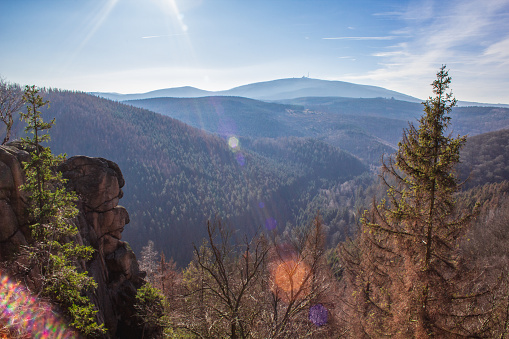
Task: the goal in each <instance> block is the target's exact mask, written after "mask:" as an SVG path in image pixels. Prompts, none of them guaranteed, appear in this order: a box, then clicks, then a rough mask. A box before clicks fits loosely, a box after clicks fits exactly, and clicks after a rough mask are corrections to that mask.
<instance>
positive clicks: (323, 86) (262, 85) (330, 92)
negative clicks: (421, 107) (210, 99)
mask: <svg viewBox="0 0 509 339" xmlns="http://www.w3.org/2000/svg"><path fill="white" fill-rule="evenodd" d="M91 94H93V95H96V96H100V97H104V98H107V99H111V100H116V101H124V100H136V99H148V98H157V97H178V98H196V97H203V96H240V97H245V98H250V99H257V100H284V99H294V98H300V97H350V98H394V99H397V100H404V101H410V102H421V100H420V99H417V98H414V97H411V96H409V95H405V94H402V93H399V92H395V91H391V90H387V89H385V88H382V87H376V86H367V85H358V84H353V83H349V82H344V81H329V80H320V79H311V78H306V77H303V78H288V79H278V80H272V81H264V82H257V83H253V84H249V85H244V86H239V87H235V88H232V89H229V90H226V91H215V92H214V91H204V90H200V89H197V88H194V87H178V88H168V89H161V90H156V91H152V92H147V93H139V94H118V93H102V92H94V93H91Z"/></svg>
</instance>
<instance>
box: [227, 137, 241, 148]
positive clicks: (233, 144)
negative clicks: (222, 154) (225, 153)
mask: <svg viewBox="0 0 509 339" xmlns="http://www.w3.org/2000/svg"><path fill="white" fill-rule="evenodd" d="M228 145H229V146H230V147H231V148H233V149H236V148H237V147H239V139H237V138H236V137H230V138H229V139H228Z"/></svg>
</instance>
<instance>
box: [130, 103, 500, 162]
mask: <svg viewBox="0 0 509 339" xmlns="http://www.w3.org/2000/svg"><path fill="white" fill-rule="evenodd" d="M126 103H128V104H130V105H133V106H136V107H141V108H146V109H149V110H152V111H154V112H158V113H161V114H164V115H167V116H170V117H173V118H175V119H178V120H181V121H183V122H185V123H187V124H190V125H191V126H194V127H198V128H201V129H204V130H206V131H209V132H212V133H216V134H219V135H224V134H236V135H240V136H246V137H256V138H258V137H270V138H273V137H288V136H298V137H310V138H314V139H319V140H323V141H325V142H326V143H328V144H330V145H333V146H336V147H339V148H341V149H344V150H346V151H348V152H350V153H352V154H354V155H356V156H357V157H359V158H360V159H361V160H363V161H364V162H365V163H366V164H370V165H375V166H377V165H378V164H379V161H380V157H381V155H382V154H384V153H392V152H394V150H395V149H396V147H397V144H398V142H399V141H400V140H401V131H402V130H403V128H406V127H407V126H408V123H409V122H410V123H415V122H416V119H417V117H419V116H420V114H421V112H422V106H421V105H420V104H419V103H413V102H407V101H400V100H395V99H383V98H341V97H307V98H297V99H287V100H279V101H277V102H276V103H274V102H263V101H257V100H252V99H246V98H241V97H202V98H152V99H144V100H132V101H126ZM451 117H452V124H451V126H450V131H452V132H453V133H455V134H458V133H459V134H461V135H464V134H468V135H469V136H473V135H477V134H481V133H486V132H491V131H495V130H498V129H502V128H507V127H509V109H508V108H503V107H455V108H454V109H453V111H452V114H451Z"/></svg>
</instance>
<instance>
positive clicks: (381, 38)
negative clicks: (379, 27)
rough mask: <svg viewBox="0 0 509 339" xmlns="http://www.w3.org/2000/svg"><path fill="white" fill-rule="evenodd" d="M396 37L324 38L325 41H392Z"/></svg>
mask: <svg viewBox="0 0 509 339" xmlns="http://www.w3.org/2000/svg"><path fill="white" fill-rule="evenodd" d="M394 38H395V36H340V37H333V38H322V39H323V40H359V41H363V40H392V39H394Z"/></svg>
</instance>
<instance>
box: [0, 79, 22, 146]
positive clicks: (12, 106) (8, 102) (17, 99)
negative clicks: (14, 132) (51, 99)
mask: <svg viewBox="0 0 509 339" xmlns="http://www.w3.org/2000/svg"><path fill="white" fill-rule="evenodd" d="M22 106H23V91H22V90H21V87H20V86H19V85H16V84H11V83H8V82H6V81H5V80H4V79H2V78H0V120H2V122H3V123H4V124H5V137H4V140H3V141H2V145H5V144H6V143H7V142H8V141H9V139H10V137H11V129H12V125H13V124H14V119H13V117H12V115H13V114H14V113H15V112H17V111H19V110H20V109H21V107H22Z"/></svg>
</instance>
